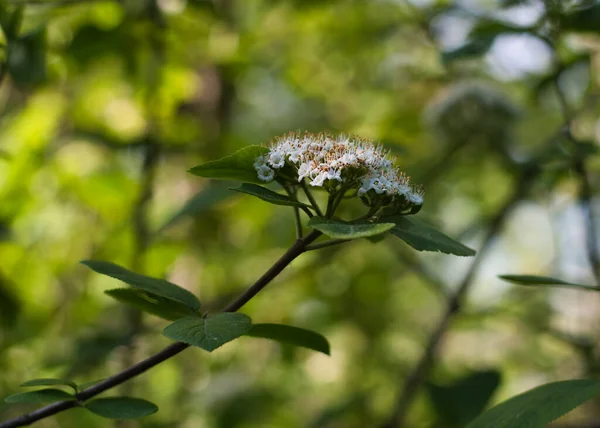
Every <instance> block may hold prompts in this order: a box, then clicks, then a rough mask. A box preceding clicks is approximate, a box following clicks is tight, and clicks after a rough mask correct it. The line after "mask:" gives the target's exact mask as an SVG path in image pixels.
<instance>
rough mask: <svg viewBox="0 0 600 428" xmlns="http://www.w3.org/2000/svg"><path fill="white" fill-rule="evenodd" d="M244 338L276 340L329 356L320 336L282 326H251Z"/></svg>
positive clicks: (308, 331) (328, 350)
mask: <svg viewBox="0 0 600 428" xmlns="http://www.w3.org/2000/svg"><path fill="white" fill-rule="evenodd" d="M246 336H250V337H260V338H263V339H271V340H276V341H277V342H281V343H287V344H290V345H294V346H300V347H302V348H308V349H312V350H313V351H317V352H322V353H324V354H327V355H329V353H330V346H329V342H328V341H327V339H326V338H325V336H323V335H322V334H319V333H317V332H314V331H311V330H306V329H304V328H299V327H292V326H290V325H283V324H253V325H252V328H251V329H250V331H249V332H248V333H246Z"/></svg>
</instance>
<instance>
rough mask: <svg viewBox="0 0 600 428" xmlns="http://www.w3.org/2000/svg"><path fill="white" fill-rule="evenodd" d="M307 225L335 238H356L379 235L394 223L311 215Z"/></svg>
mask: <svg viewBox="0 0 600 428" xmlns="http://www.w3.org/2000/svg"><path fill="white" fill-rule="evenodd" d="M308 226H310V227H312V228H314V229H317V230H318V231H320V232H323V233H324V234H325V235H327V236H330V237H332V238H335V239H357V238H368V237H370V236H375V235H380V234H382V233H385V232H387V231H389V230H391V229H392V228H393V227H394V226H395V225H394V223H367V222H360V223H346V222H343V221H337V220H329V219H325V218H322V217H312V218H311V219H310V220H309V221H308Z"/></svg>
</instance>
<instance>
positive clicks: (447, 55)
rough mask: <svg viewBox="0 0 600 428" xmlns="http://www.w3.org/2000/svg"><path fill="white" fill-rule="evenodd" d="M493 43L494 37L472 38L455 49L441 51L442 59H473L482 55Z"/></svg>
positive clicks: (448, 61) (446, 61)
mask: <svg viewBox="0 0 600 428" xmlns="http://www.w3.org/2000/svg"><path fill="white" fill-rule="evenodd" d="M493 43H494V37H486V38H484V39H480V40H472V41H469V42H467V43H465V44H464V45H462V46H459V47H458V48H456V49H452V50H449V51H445V52H442V61H443V62H444V63H450V62H452V61H456V60H459V59H474V58H477V57H480V56H482V55H484V54H485V53H486V52H487V51H488V50H490V48H491V47H492V44H493Z"/></svg>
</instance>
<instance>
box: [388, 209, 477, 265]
mask: <svg viewBox="0 0 600 428" xmlns="http://www.w3.org/2000/svg"><path fill="white" fill-rule="evenodd" d="M381 221H384V222H393V223H394V224H395V227H394V228H393V229H391V232H392V234H394V235H396V236H397V237H398V238H400V239H402V240H403V241H404V242H406V243H407V244H408V245H410V246H411V247H413V248H414V249H415V250H419V251H439V252H441V253H446V254H454V255H456V256H473V255H475V250H472V249H471V248H469V247H467V246H465V245H463V244H461V243H460V242H458V241H455V240H454V239H452V238H450V237H449V236H446V235H445V234H443V233H442V232H440V231H439V230H437V229H436V228H435V227H433V226H432V225H430V224H429V223H427V222H425V221H423V220H421V219H418V218H416V217H415V216H390V217H384V218H383V219H382V220H381Z"/></svg>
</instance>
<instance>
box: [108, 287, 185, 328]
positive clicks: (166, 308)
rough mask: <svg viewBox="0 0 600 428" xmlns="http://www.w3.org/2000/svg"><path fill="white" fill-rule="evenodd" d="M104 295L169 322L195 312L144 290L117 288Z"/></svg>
mask: <svg viewBox="0 0 600 428" xmlns="http://www.w3.org/2000/svg"><path fill="white" fill-rule="evenodd" d="M104 293H106V294H108V295H109V296H110V297H112V298H113V299H116V300H118V301H119V302H121V303H125V304H126V305H130V306H133V307H135V308H137V309H139V310H141V311H143V312H147V313H149V314H152V315H156V316H157V317H159V318H163V319H166V320H169V321H175V320H178V319H179V318H185V317H189V316H192V315H194V312H193V311H192V310H191V309H190V308H189V307H188V306H186V305H183V304H181V303H179V302H176V301H175V300H171V299H165V298H164V297H161V296H159V295H157V294H154V293H149V292H147V291H143V290H137V289H134V288H115V289H112V290H106V291H105V292H104Z"/></svg>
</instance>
